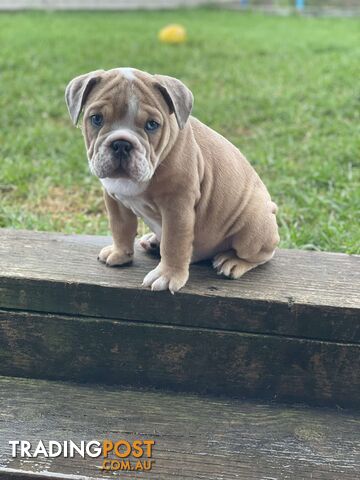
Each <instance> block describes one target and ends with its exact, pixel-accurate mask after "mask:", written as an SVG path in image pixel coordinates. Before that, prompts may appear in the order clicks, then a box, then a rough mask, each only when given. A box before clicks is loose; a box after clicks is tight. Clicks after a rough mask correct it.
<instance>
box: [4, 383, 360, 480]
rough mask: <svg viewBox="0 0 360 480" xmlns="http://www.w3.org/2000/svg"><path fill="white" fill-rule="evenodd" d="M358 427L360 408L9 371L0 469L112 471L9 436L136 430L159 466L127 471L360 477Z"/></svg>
mask: <svg viewBox="0 0 360 480" xmlns="http://www.w3.org/2000/svg"><path fill="white" fill-rule="evenodd" d="M10 399H11V401H10ZM359 431H360V415H359V414H355V413H351V412H345V411H336V410H329V409H313V408H306V407H300V406H293V407H288V406H281V405H265V404H256V403H253V402H240V401H236V400H232V401H229V400H224V399H213V398H209V397H199V396H194V395H174V394H168V393H159V392H147V391H129V390H123V389H117V388H111V387H99V386H91V387H90V386H78V385H71V384H63V383H60V382H47V381H35V380H24V379H12V378H0V478H6V479H8V478H9V479H14V478H16V479H19V478H31V476H29V477H25V476H24V477H22V476H20V473H21V472H23V471H28V472H33V473H35V472H38V473H39V472H42V475H43V476H42V477H41V479H44V480H45V479H51V478H59V479H65V478H71V479H74V478H76V479H77V480H80V478H82V477H83V476H84V477H85V478H87V479H92V480H95V479H100V478H101V479H103V478H108V476H107V475H104V474H103V473H101V472H99V470H98V468H97V467H98V466H99V465H100V464H101V461H100V460H99V459H89V458H87V459H85V460H83V459H81V458H79V457H75V458H73V459H70V458H66V459H64V458H62V457H57V458H42V457H38V458H37V459H27V461H24V460H21V459H20V458H11V456H10V448H9V444H8V442H9V440H13V439H26V440H28V441H30V442H31V443H32V444H33V445H36V444H37V443H38V441H39V440H40V439H41V440H43V441H44V442H45V443H46V442H47V441H49V440H57V441H64V440H73V441H75V442H80V441H81V440H85V441H89V440H93V439H95V440H99V441H101V440H103V439H105V438H110V439H112V440H114V441H116V440H118V439H120V438H124V439H127V440H129V441H132V440H133V439H135V438H136V439H142V440H144V439H154V440H155V445H154V450H153V459H154V460H155V465H154V468H153V470H152V471H150V472H146V473H144V475H142V474H141V472H138V473H137V474H136V477H135V476H131V474H130V473H128V472H124V473H123V474H122V475H121V474H117V476H118V477H120V475H121V478H147V479H154V480H155V479H156V480H169V479H178V480H200V479H202V480H219V479H221V480H230V479H231V480H234V479H246V480H259V479H263V480H265V479H267V480H269V479H273V480H274V479H276V480H304V479H309V478H311V479H313V480H325V479H326V480H339V479H340V478H341V479H342V480H357V479H359V471H360V442H359ZM8 469H12V472H13V473H12V474H11V475H10V470H8ZM14 472H19V473H18V474H17V475H18V476H16V475H15V473H14ZM34 478H36V477H34Z"/></svg>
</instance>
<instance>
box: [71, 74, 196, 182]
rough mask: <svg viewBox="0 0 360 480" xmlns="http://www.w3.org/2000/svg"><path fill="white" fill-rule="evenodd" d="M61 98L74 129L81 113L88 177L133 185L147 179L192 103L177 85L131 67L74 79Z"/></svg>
mask: <svg viewBox="0 0 360 480" xmlns="http://www.w3.org/2000/svg"><path fill="white" fill-rule="evenodd" d="M65 97H66V102H67V105H68V108H69V112H70V116H71V117H72V120H73V122H74V123H75V124H76V123H77V121H78V118H79V116H80V113H81V111H82V110H84V117H83V133H84V137H85V144H86V148H87V154H88V161H89V166H90V170H91V172H92V173H93V174H94V175H96V176H97V177H99V178H101V179H104V178H127V179H130V180H132V181H133V182H137V183H144V182H148V181H149V180H150V179H151V177H152V176H153V174H154V172H155V170H156V168H157V166H158V165H159V163H160V162H161V160H162V158H164V156H166V152H167V150H168V149H169V146H170V147H171V145H172V143H173V142H174V141H175V139H176V136H177V134H178V131H179V128H180V129H181V128H183V127H184V125H185V123H186V121H187V119H188V117H189V115H190V111H191V108H192V103H193V99H192V94H191V92H190V91H189V90H188V89H187V88H186V87H185V85H183V84H182V83H181V82H180V81H179V80H176V79H173V78H171V77H164V76H161V75H150V74H147V73H145V72H141V71H139V70H134V69H130V68H118V69H114V70H110V71H107V72H105V71H96V72H91V73H89V74H86V75H82V76H80V77H76V78H75V79H74V80H72V81H71V82H70V83H69V85H68V87H67V89H66V94H65ZM172 114H174V115H172ZM175 118H176V120H177V122H176V121H175Z"/></svg>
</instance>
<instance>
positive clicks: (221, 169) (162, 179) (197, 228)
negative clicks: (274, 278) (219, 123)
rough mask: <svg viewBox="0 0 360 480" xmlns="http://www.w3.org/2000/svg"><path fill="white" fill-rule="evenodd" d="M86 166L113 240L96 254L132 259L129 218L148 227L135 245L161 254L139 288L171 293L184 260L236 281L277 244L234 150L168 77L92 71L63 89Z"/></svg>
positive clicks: (263, 196)
mask: <svg viewBox="0 0 360 480" xmlns="http://www.w3.org/2000/svg"><path fill="white" fill-rule="evenodd" d="M65 98H66V103H67V106H68V109H69V113H70V117H71V119H72V121H73V123H74V124H75V125H76V124H77V123H78V120H79V117H80V115H81V113H82V111H83V110H84V116H83V125H82V130H83V134H84V137H85V144H86V148H87V155H88V160H89V165H90V170H91V172H92V173H93V174H94V175H96V176H97V177H98V178H99V179H100V181H101V183H102V185H103V187H104V197H105V204H106V208H107V212H108V215H109V223H110V228H111V232H112V236H113V244H112V245H110V246H108V247H105V248H103V249H102V250H101V252H100V254H99V260H100V261H102V262H104V263H106V265H109V266H116V265H125V264H128V263H130V262H131V261H132V259H133V255H134V240H135V236H136V231H137V217H141V218H142V219H143V220H144V222H145V223H146V225H147V226H148V227H149V228H150V229H151V232H152V233H150V234H147V235H145V236H144V237H143V238H142V239H141V241H140V244H141V245H142V246H143V247H144V248H145V250H148V251H151V250H153V249H156V248H157V247H160V255H161V260H160V263H159V264H158V266H157V267H156V268H155V269H154V270H152V271H151V272H149V273H148V274H147V275H146V276H145V278H144V282H143V285H144V286H146V287H151V289H152V290H166V289H169V290H170V291H171V292H172V293H174V292H176V291H178V290H179V289H180V288H181V287H183V286H184V285H185V283H186V282H187V280H188V277H189V265H190V263H192V262H197V261H199V260H203V259H208V258H212V259H213V265H214V268H215V269H216V270H217V272H218V273H219V274H223V275H225V276H227V277H230V278H239V277H241V275H243V274H244V273H245V272H247V271H248V270H251V269H252V268H254V267H256V266H257V265H260V264H262V263H265V262H267V261H268V260H270V259H271V258H272V256H273V255H274V250H275V248H276V246H277V244H278V242H279V235H278V228H277V223H276V217H275V214H276V210H277V207H276V205H275V203H274V202H272V201H271V198H270V195H269V193H268V191H267V189H266V187H265V185H264V184H263V183H262V181H261V180H260V178H259V176H258V175H257V173H256V172H255V170H254V169H253V168H252V167H251V165H250V164H249V163H248V161H247V160H246V159H245V157H244V156H243V155H242V154H241V153H240V151H239V150H238V149H237V148H236V147H235V146H234V145H232V144H231V143H230V142H228V141H227V140H226V139H225V138H224V137H222V136H221V135H219V134H218V133H216V132H215V131H214V130H212V129H211V128H209V127H207V126H206V125H204V124H203V123H201V122H200V121H199V120H197V119H196V118H194V117H192V116H190V112H191V109H192V105H193V95H192V93H191V92H190V90H189V89H188V88H187V87H186V86H185V85H184V84H183V83H182V82H180V81H179V80H177V79H176V78H171V77H168V76H164V75H150V74H149V73H146V72H142V71H140V70H135V69H132V68H116V69H113V70H109V71H104V70H97V71H94V72H90V73H87V74H85V75H81V76H79V77H76V78H74V79H73V80H72V81H71V82H70V83H69V85H68V86H67V88H66V93H65Z"/></svg>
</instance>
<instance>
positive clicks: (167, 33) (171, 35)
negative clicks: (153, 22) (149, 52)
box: [158, 24, 186, 43]
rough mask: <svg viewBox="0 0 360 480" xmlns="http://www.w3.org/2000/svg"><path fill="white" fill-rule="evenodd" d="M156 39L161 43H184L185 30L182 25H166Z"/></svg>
mask: <svg viewBox="0 0 360 480" xmlns="http://www.w3.org/2000/svg"><path fill="white" fill-rule="evenodd" d="M158 38H159V40H160V42H163V43H184V42H185V41H186V30H185V28H184V27H183V26H182V25H175V24H173V25H167V26H166V27H164V28H162V29H161V30H160V32H159V34H158Z"/></svg>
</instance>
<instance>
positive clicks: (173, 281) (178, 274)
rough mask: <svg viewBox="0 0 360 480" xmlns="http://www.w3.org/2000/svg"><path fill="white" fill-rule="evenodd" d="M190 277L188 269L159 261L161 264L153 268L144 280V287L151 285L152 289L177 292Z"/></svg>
mask: <svg viewBox="0 0 360 480" xmlns="http://www.w3.org/2000/svg"><path fill="white" fill-rule="evenodd" d="M188 278H189V271H188V270H187V269H185V270H180V269H174V268H169V267H166V266H164V265H162V264H161V262H160V263H159V265H158V266H157V267H156V268H154V270H151V272H149V273H148V274H147V275H146V277H145V278H144V281H143V286H144V287H151V290H157V291H159V290H167V289H169V290H170V292H171V293H175V292H177V291H179V290H180V288H182V287H183V286H184V285H185V283H186V282H187V279H188Z"/></svg>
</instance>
